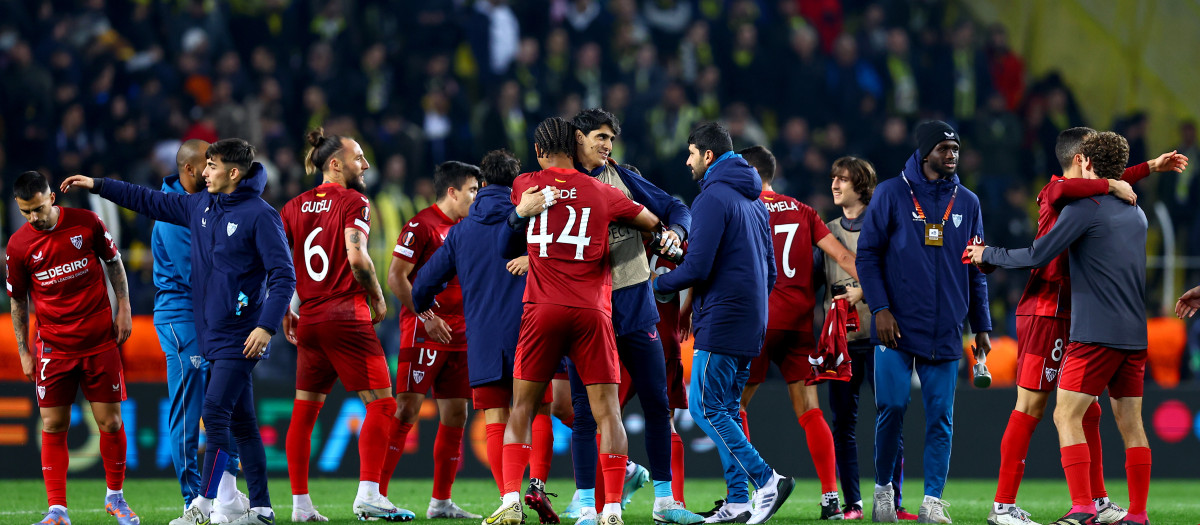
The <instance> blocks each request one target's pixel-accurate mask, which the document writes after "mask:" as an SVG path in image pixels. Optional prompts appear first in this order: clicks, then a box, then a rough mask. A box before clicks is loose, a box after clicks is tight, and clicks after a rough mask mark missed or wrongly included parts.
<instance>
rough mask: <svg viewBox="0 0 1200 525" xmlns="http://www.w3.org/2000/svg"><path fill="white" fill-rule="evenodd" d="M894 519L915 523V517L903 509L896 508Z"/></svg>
mask: <svg viewBox="0 0 1200 525" xmlns="http://www.w3.org/2000/svg"><path fill="white" fill-rule="evenodd" d="M917 510H920V509H917ZM896 519H898V520H900V521H917V515H916V514H913V513H911V512H909V511H908V509H906V508H904V507H896Z"/></svg>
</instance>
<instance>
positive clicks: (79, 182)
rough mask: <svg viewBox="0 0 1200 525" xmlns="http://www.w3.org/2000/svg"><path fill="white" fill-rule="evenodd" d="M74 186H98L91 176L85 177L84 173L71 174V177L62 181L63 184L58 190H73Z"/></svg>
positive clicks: (88, 187)
mask: <svg viewBox="0 0 1200 525" xmlns="http://www.w3.org/2000/svg"><path fill="white" fill-rule="evenodd" d="M72 187H76V188H83V189H85V190H90V189H92V188H94V187H96V180H95V179H93V178H91V177H84V176H83V175H71V176H70V177H67V180H64V181H62V184H61V185H59V187H58V190H59V191H61V192H63V193H66V192H68V191H71V188H72Z"/></svg>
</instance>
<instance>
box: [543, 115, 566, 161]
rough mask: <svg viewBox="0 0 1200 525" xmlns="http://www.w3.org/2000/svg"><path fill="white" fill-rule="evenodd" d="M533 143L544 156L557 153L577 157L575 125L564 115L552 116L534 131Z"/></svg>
mask: <svg viewBox="0 0 1200 525" xmlns="http://www.w3.org/2000/svg"><path fill="white" fill-rule="evenodd" d="M533 143H534V144H535V145H536V146H537V148H538V149H539V150H541V155H542V157H543V158H544V157H549V156H550V155H553V154H555V153H562V154H564V155H566V156H568V157H571V158H575V126H573V125H571V123H570V122H568V121H567V120H566V119H564V118H562V117H550V118H548V119H546V120H543V121H542V122H541V123H540V124H538V126H537V129H535V130H534V131H533Z"/></svg>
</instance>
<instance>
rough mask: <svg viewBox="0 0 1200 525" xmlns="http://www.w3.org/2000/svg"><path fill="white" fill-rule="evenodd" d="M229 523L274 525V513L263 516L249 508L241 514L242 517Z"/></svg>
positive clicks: (237, 524)
mask: <svg viewBox="0 0 1200 525" xmlns="http://www.w3.org/2000/svg"><path fill="white" fill-rule="evenodd" d="M229 525H275V513H271V515H270V516H263V515H262V514H259V513H257V512H254V511H253V510H251V511H249V512H247V513H245V514H242V517H240V518H238V519H237V520H235V521H234V522H233V523H230V524H229Z"/></svg>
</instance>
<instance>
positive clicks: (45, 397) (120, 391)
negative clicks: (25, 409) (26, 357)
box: [33, 348, 125, 408]
mask: <svg viewBox="0 0 1200 525" xmlns="http://www.w3.org/2000/svg"><path fill="white" fill-rule="evenodd" d="M36 356H37V360H36V361H35V362H34V363H33V372H34V373H33V377H34V379H35V380H34V386H35V387H36V391H37V398H38V406H39V407H47V408H48V407H60V406H65V405H70V404H71V403H74V402H75V394H76V393H77V392H79V389H81V388H82V389H83V397H84V398H85V399H87V400H88V401H91V402H93V403H120V402H122V401H124V400H125V374H124V373H122V370H123V368H122V366H121V352H120V351H119V350H117V349H116V348H110V349H108V350H105V351H103V352H100V353H98V354H93V355H89V356H87V357H74V358H73V357H56V358H53V359H51V358H48V357H42V354H41V351H40V350H39V351H38V352H37V354H36Z"/></svg>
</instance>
